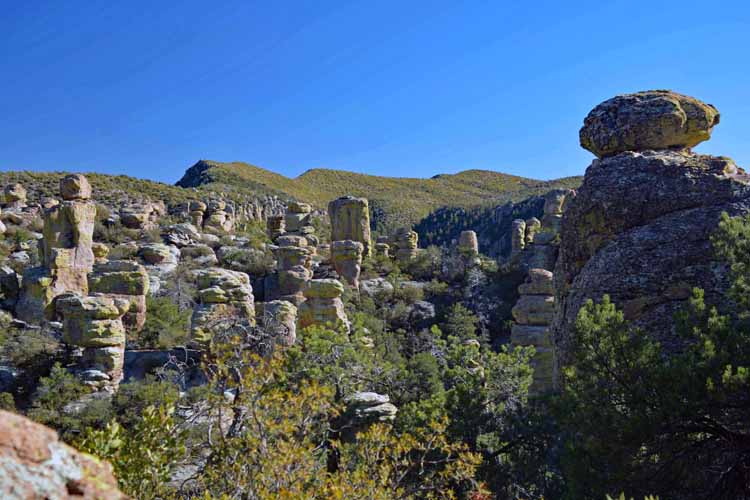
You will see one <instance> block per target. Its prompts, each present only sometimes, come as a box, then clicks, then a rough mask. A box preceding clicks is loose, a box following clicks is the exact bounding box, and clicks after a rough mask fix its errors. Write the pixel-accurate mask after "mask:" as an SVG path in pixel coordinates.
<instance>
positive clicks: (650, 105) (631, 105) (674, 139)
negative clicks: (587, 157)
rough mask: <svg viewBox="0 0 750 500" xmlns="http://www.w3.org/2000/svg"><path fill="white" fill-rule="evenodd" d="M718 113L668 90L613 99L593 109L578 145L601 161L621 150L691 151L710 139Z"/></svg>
mask: <svg viewBox="0 0 750 500" xmlns="http://www.w3.org/2000/svg"><path fill="white" fill-rule="evenodd" d="M718 123H719V112H718V111H717V109H716V108H715V107H713V106H712V105H710V104H705V103H703V102H701V101H699V100H698V99H695V98H693V97H688V96H685V95H682V94H678V93H676V92H671V91H669V90H648V91H645V92H638V93H635V94H625V95H619V96H617V97H613V98H612V99H609V100H606V101H604V102H603V103H601V104H599V105H598V106H597V107H595V108H594V109H593V110H592V111H591V112H590V113H589V114H588V116H587V117H586V119H585V120H584V122H583V128H581V132H580V139H581V146H582V147H583V148H585V149H588V150H589V151H591V152H592V153H594V154H595V155H596V156H598V157H600V158H602V157H606V156H612V155H616V154H618V153H622V152H624V151H641V150H646V149H671V148H679V149H684V148H691V147H693V146H695V145H697V144H699V143H701V142H703V141H706V140H708V139H709V138H710V137H711V130H712V129H713V127H714V125H716V124H718Z"/></svg>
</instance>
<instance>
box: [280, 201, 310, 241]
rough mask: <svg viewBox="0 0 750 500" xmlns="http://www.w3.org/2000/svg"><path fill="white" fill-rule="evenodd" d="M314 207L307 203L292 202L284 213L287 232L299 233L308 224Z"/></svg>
mask: <svg viewBox="0 0 750 500" xmlns="http://www.w3.org/2000/svg"><path fill="white" fill-rule="evenodd" d="M311 211H312V207H311V206H310V205H308V204H307V203H298V202H290V203H289V205H288V206H287V209H286V214H285V215H284V223H285V225H286V230H287V232H290V233H294V234H298V233H299V231H301V229H302V227H303V226H308V225H309V221H310V212H311Z"/></svg>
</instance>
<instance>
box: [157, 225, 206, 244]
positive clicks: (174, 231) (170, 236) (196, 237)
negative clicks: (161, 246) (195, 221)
mask: <svg viewBox="0 0 750 500" xmlns="http://www.w3.org/2000/svg"><path fill="white" fill-rule="evenodd" d="M162 238H163V239H164V242H165V243H167V244H168V245H174V246H176V247H177V248H183V247H186V246H190V245H197V244H199V243H200V241H201V233H200V232H199V231H198V228H197V227H195V226H194V225H192V224H188V223H186V222H182V223H180V224H174V225H171V226H169V227H168V228H167V229H166V230H165V231H164V232H163V233H162Z"/></svg>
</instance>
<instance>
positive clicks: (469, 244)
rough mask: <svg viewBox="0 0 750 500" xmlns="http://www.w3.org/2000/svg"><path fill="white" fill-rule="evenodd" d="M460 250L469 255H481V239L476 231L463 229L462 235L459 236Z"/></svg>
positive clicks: (461, 252)
mask: <svg viewBox="0 0 750 500" xmlns="http://www.w3.org/2000/svg"><path fill="white" fill-rule="evenodd" d="M458 252H459V253H460V254H461V255H466V256H468V257H475V256H477V255H479V240H478V239H477V233H476V232H474V231H461V235H460V236H459V237H458Z"/></svg>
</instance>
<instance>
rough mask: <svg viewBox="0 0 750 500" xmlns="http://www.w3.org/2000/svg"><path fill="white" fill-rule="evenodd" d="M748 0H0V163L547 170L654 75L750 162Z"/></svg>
mask: <svg viewBox="0 0 750 500" xmlns="http://www.w3.org/2000/svg"><path fill="white" fill-rule="evenodd" d="M749 3H750V2H747V1H746V0H745V1H721V0H719V1H710V2H709V1H703V2H692V1H685V0H682V1H679V2H657V1H649V2H625V1H603V0H597V1H593V2H577V3H576V4H574V3H573V2H559V1H558V2H543V1H537V2H520V1H519V2H515V1H514V2H500V1H494V2H479V1H476V2H471V1H469V2H463V1H449V2H440V1H403V0H401V1H372V0H368V1H350V2H326V1H321V0H315V1H304V2H303V1H299V2H284V1H273V2H268V1H266V2H255V1H239V2H234V1H223V0H222V1H215V2H206V1H195V0H187V1H184V2H179V3H178V2H157V1H153V0H151V1H148V2H142V1H137V0H131V1H128V2H112V1H102V2H83V1H76V0H73V1H70V2H61V1H56V0H55V1H36V2H35V1H30V2H18V1H10V0H0V8H1V11H0V12H2V15H1V16H0V169H3V170H7V169H27V170H76V171H100V172H106V173H123V174H128V175H133V176H137V177H144V178H150V179H156V180H161V181H164V182H174V181H176V180H177V179H178V178H179V177H180V176H181V175H182V173H183V171H184V169H185V168H187V167H188V166H189V165H191V164H192V163H194V162H195V161H196V160H198V159H201V158H208V159H215V160H219V161H233V160H239V161H246V162H250V163H254V164H256V165H259V166H262V167H265V168H269V169H271V170H274V171H276V172H279V173H282V174H285V175H288V176H296V175H299V174H300V173H302V172H304V171H305V170H307V169H309V168H316V167H324V168H336V169H346V170H352V171H359V172H366V173H372V174H379V175H393V176H420V177H424V176H431V175H434V174H437V173H450V172H457V171H460V170H465V169H469V168H480V169H488V170H498V171H503V172H508V173H513V174H517V175H523V176H528V177H535V178H554V177H560V176H567V175H575V174H581V173H583V171H584V169H585V167H586V166H587V165H588V163H589V162H590V160H591V158H592V157H591V155H590V154H589V153H587V152H586V151H584V150H582V149H581V148H580V147H579V146H578V129H579V128H580V126H581V123H582V120H583V118H584V116H585V115H586V113H587V112H588V111H589V110H590V109H591V108H592V107H593V106H594V105H596V104H597V103H599V102H601V101H602V100H604V99H606V98H608V97H611V96H613V95H615V94H619V93H625V92H632V91H637V90H644V89H649V88H671V89H674V90H677V91H679V92H682V93H686V94H690V95H694V96H696V97H698V98H701V99H703V100H705V101H707V102H710V103H713V104H714V105H716V106H717V107H718V108H719V110H720V111H721V113H722V122H721V124H720V125H719V126H718V127H717V128H716V129H715V131H714V138H713V139H712V140H711V141H710V142H709V143H706V144H704V145H702V146H700V147H699V148H698V150H699V151H703V152H709V153H715V154H722V155H726V156H731V157H733V158H734V159H735V160H736V161H737V162H738V164H740V165H741V166H745V167H748V166H750V38H748V36H749V32H750V5H748V4H749ZM168 4H169V5H168Z"/></svg>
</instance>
